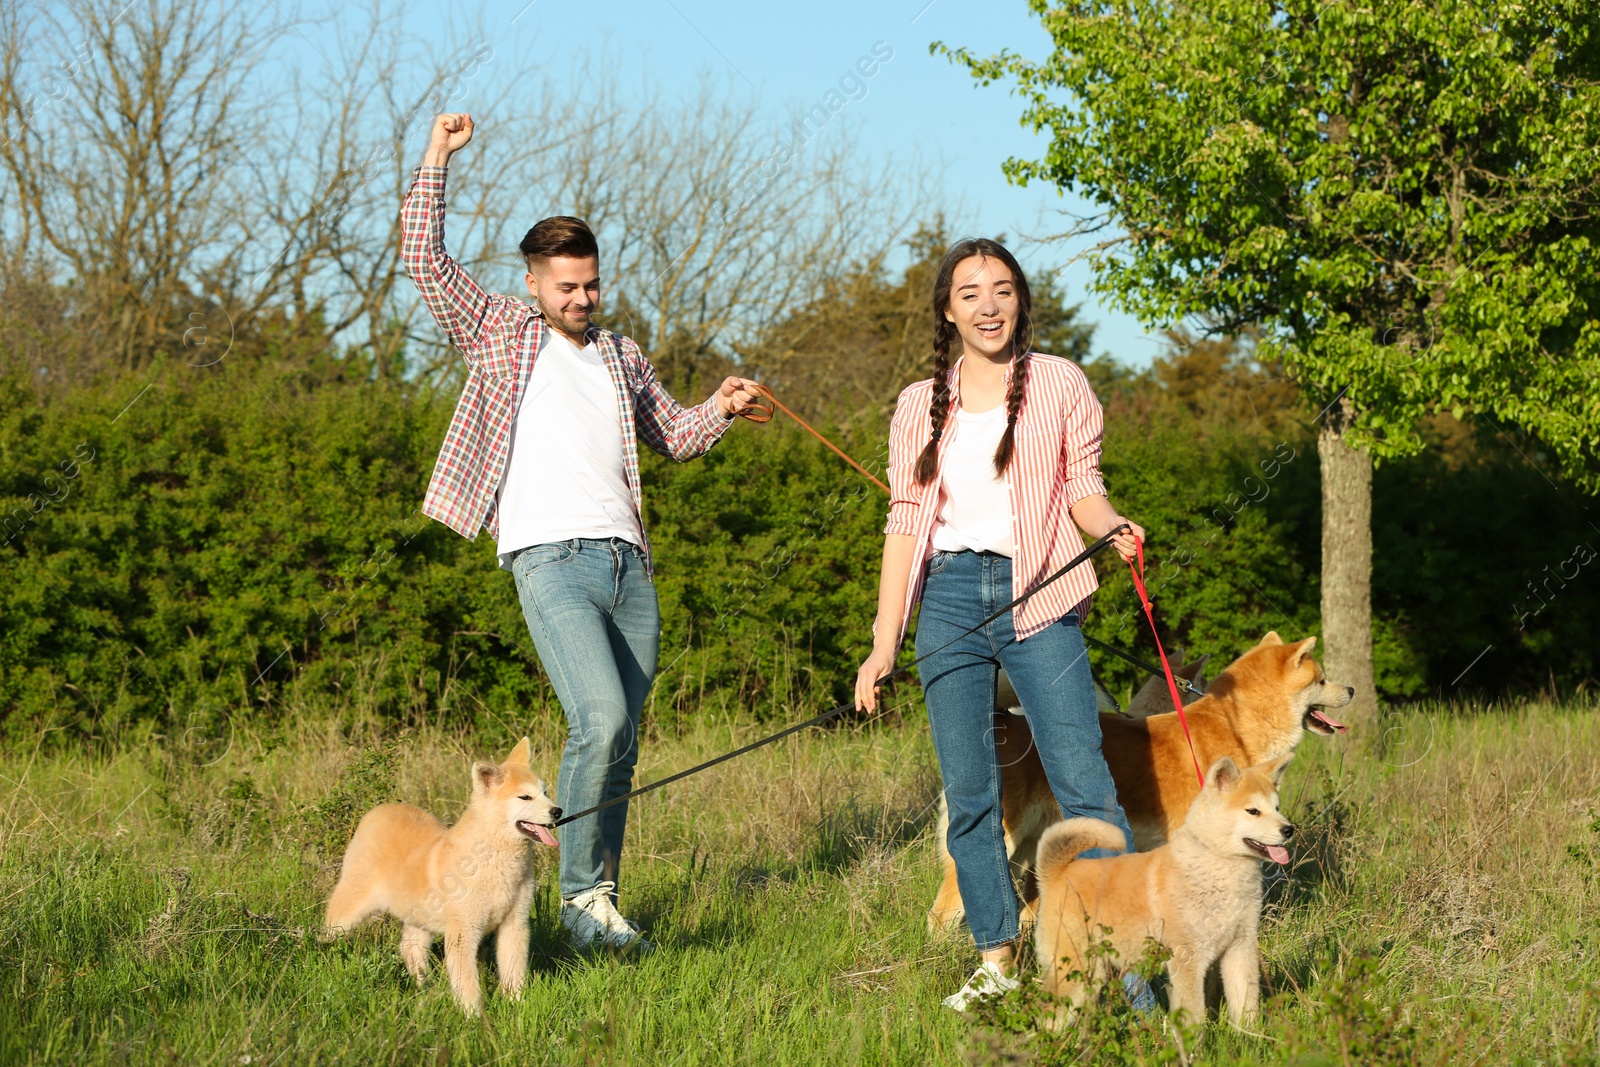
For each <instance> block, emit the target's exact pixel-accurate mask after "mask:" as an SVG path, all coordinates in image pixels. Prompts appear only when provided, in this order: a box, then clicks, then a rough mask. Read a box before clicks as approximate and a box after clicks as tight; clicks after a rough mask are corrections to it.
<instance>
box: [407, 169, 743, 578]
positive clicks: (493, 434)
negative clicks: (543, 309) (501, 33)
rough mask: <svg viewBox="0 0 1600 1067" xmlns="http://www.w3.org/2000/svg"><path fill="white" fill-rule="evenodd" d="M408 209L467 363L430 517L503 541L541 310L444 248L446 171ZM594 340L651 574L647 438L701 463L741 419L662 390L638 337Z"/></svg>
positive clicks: (421, 287) (436, 302) (426, 285)
mask: <svg viewBox="0 0 1600 1067" xmlns="http://www.w3.org/2000/svg"><path fill="white" fill-rule="evenodd" d="M412 175H413V177H412V182H411V188H410V190H409V191H408V192H407V193H406V197H405V201H404V203H403V204H402V205H401V209H400V230H401V244H400V255H401V259H402V260H403V261H404V262H405V267H406V273H407V274H409V275H410V276H411V280H412V281H413V282H415V283H416V286H417V290H418V291H419V292H420V293H421V294H422V302H423V303H424V304H426V305H427V307H428V310H429V311H430V312H431V313H432V314H433V318H434V321H435V322H437V323H438V324H439V327H440V329H442V330H444V332H445V336H447V337H448V338H449V339H450V343H451V344H453V345H455V346H456V347H457V348H459V349H460V350H461V354H462V356H463V358H465V360H466V362H467V383H466V386H465V387H464V388H463V389H462V391H461V399H460V401H459V402H457V404H456V412H455V415H454V417H453V418H451V420H450V428H449V429H448V430H447V431H446V432H445V436H444V447H443V448H441V449H440V451H439V460H438V462H437V463H436V464H435V465H434V468H433V478H432V479H431V480H430V481H429V483H428V492H427V495H426V497H424V499H423V503H422V513H423V514H424V515H427V516H428V517H429V518H433V519H438V520H439V521H440V522H442V523H444V524H445V525H446V526H448V527H450V528H451V529H452V530H454V531H455V532H456V533H458V534H461V535H462V536H463V537H467V538H471V539H476V538H477V536H478V531H479V530H482V529H485V528H487V529H488V531H489V534H490V536H491V537H494V538H496V539H498V538H499V536H500V523H499V517H498V515H497V514H496V512H495V494H496V493H497V492H498V491H499V489H500V481H501V479H502V478H504V477H505V471H506V459H507V457H508V456H509V454H510V450H511V426H512V423H513V422H515V420H516V417H517V409H518V408H519V407H520V406H521V404H522V395H523V391H524V390H525V388H526V387H527V384H528V376H529V374H531V373H532V371H533V362H534V359H535V357H537V356H538V354H539V345H540V342H541V341H542V340H543V339H544V331H545V330H548V329H550V328H551V327H550V326H548V325H546V323H545V321H544V316H543V315H541V314H540V313H539V309H538V308H537V307H534V306H533V305H531V304H528V303H526V302H525V301H522V300H517V299H515V298H513V297H509V296H501V295H500V294H498V293H488V292H485V291H484V289H483V287H482V286H480V285H479V284H478V283H477V282H475V281H473V280H472V279H471V278H469V277H467V275H466V272H464V271H463V270H462V269H461V267H460V265H459V264H457V263H456V261H455V260H454V259H452V258H451V257H450V256H449V255H448V254H447V253H446V252H445V250H444V185H445V168H444V167H417V168H416V169H415V170H414V171H412ZM584 336H585V340H587V341H590V342H593V343H594V346H595V348H596V349H597V350H598V351H599V353H600V356H601V358H602V359H604V360H605V364H606V369H607V370H608V371H609V372H610V374H611V382H612V384H613V385H614V386H615V387H616V391H617V418H618V420H619V422H620V423H621V426H622V452H623V471H624V474H625V475H626V476H627V482H628V489H629V491H630V492H631V494H632V496H633V510H634V514H635V515H636V516H637V517H638V519H639V529H640V532H641V535H642V536H643V537H644V544H643V545H641V546H640V547H641V548H643V549H644V552H645V568H646V571H647V573H653V564H652V562H651V557H650V536H649V534H648V533H646V532H645V531H644V510H643V508H642V506H641V504H640V495H639V446H638V438H639V437H641V436H642V437H643V438H644V441H645V444H647V445H649V446H650V447H651V448H653V449H654V450H655V451H657V452H659V453H661V454H662V455H663V456H667V457H669V458H671V459H678V460H684V459H693V458H694V457H696V456H699V455H703V454H704V453H705V452H707V451H708V450H709V449H710V448H711V446H712V445H714V444H716V443H717V442H718V441H719V440H721V438H722V435H723V434H724V433H726V432H727V429H728V427H729V426H731V425H733V419H732V418H730V417H727V416H724V415H723V414H722V411H721V409H719V408H718V407H717V402H716V397H711V398H710V399H708V400H707V401H706V402H705V403H703V404H700V405H699V406H697V407H692V408H685V407H683V406H682V405H680V404H679V403H678V402H677V401H676V400H674V399H672V396H671V394H670V393H668V392H667V390H666V388H665V387H663V386H662V384H661V383H660V381H659V380H657V378H656V371H655V368H654V367H652V366H651V365H650V361H649V360H648V359H646V358H645V357H644V355H643V353H641V352H640V351H639V346H638V345H636V344H634V343H633V341H632V339H630V338H627V337H622V336H620V335H618V334H614V333H612V332H611V331H610V330H606V329H603V328H601V327H599V326H591V327H590V328H589V329H588V331H587V332H586V333H585V335H584Z"/></svg>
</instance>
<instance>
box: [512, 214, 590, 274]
mask: <svg viewBox="0 0 1600 1067" xmlns="http://www.w3.org/2000/svg"><path fill="white" fill-rule="evenodd" d="M517 248H518V250H519V251H521V252H522V258H523V259H525V260H527V261H528V269H529V270H530V271H531V270H533V268H534V267H535V266H537V265H538V264H540V263H543V262H544V261H545V260H547V259H550V258H551V257H553V256H570V257H572V258H573V259H584V258H586V257H588V256H596V257H598V256H599V255H600V244H599V242H598V241H596V240H595V239H594V231H593V230H591V229H589V224H588V223H587V222H584V221H583V220H582V219H577V218H573V217H572V216H571V215H552V216H551V217H550V218H548V219H540V220H539V221H538V222H537V223H535V224H534V227H533V229H531V230H529V231H528V232H527V235H526V236H524V237H523V238H522V243H521V244H519V245H518V246H517Z"/></svg>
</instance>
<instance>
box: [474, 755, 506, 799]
mask: <svg viewBox="0 0 1600 1067" xmlns="http://www.w3.org/2000/svg"><path fill="white" fill-rule="evenodd" d="M505 777H506V772H505V771H503V770H501V769H500V767H499V765H498V764H495V763H484V762H482V761H479V762H477V763H474V764H473V765H472V791H473V792H474V793H487V792H488V791H489V790H491V789H493V788H494V787H495V786H497V785H499V784H500V783H501V782H503V781H505Z"/></svg>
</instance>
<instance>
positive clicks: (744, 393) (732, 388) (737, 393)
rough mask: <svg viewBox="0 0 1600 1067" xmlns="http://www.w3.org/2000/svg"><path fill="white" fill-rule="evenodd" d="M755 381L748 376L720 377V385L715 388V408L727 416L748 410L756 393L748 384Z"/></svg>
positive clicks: (752, 383) (731, 416)
mask: <svg viewBox="0 0 1600 1067" xmlns="http://www.w3.org/2000/svg"><path fill="white" fill-rule="evenodd" d="M755 384H756V383H755V382H754V381H753V380H752V379H749V378H737V377H728V378H724V379H722V385H721V387H720V388H718V389H717V393H716V396H717V408H718V410H720V411H721V412H722V414H723V415H724V416H726V417H727V418H730V419H731V418H733V417H734V416H735V415H738V414H740V413H741V412H744V411H746V410H748V409H749V408H750V406H751V404H753V403H754V402H755V400H756V396H757V394H756V393H755V391H754V390H752V389H751V388H750V386H752V385H755Z"/></svg>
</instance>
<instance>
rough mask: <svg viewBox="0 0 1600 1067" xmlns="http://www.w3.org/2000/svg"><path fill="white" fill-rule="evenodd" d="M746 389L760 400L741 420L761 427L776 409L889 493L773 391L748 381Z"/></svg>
mask: <svg viewBox="0 0 1600 1067" xmlns="http://www.w3.org/2000/svg"><path fill="white" fill-rule="evenodd" d="M745 389H746V390H748V391H749V392H752V393H754V394H756V396H757V397H759V398H760V399H758V400H755V401H752V402H751V404H750V406H749V407H747V408H745V409H744V410H743V411H741V412H739V415H740V417H741V418H746V419H749V420H750V421H751V422H753V423H755V424H756V425H758V426H760V425H762V424H764V423H768V422H771V421H772V414H773V409H774V408H776V409H777V410H778V411H781V412H783V413H784V414H785V415H787V416H789V417H790V418H791V419H793V420H794V421H795V422H798V423H799V424H800V427H801V429H803V430H805V431H806V433H808V434H810V435H811V436H812V437H815V438H816V439H817V440H819V441H821V442H822V443H823V444H825V445H827V446H828V447H829V448H830V449H832V450H833V454H834V455H836V456H838V457H839V458H840V459H842V460H844V461H845V462H846V463H848V464H850V466H852V467H854V468H855V469H856V470H858V471H860V472H861V475H862V477H864V478H866V479H867V480H868V481H870V482H871V483H872V484H873V485H875V486H877V487H878V488H879V489H882V490H883V491H884V492H885V493H887V492H889V487H888V486H887V485H884V484H883V482H882V481H881V480H879V479H878V477H877V476H876V475H874V474H873V473H872V472H871V471H869V470H867V468H865V467H863V466H862V465H861V464H859V463H857V462H856V461H855V460H853V459H851V458H850V454H849V453H848V452H846V451H845V450H844V449H842V448H840V447H839V446H838V445H836V444H834V443H833V442H832V441H830V440H828V439H827V438H826V437H824V436H822V434H820V433H818V432H817V430H816V429H815V428H814V427H813V426H812V425H811V424H810V423H809V422H807V421H806V420H805V419H802V418H801V417H800V416H799V415H796V414H795V413H794V412H792V411H790V410H789V409H788V408H787V407H785V406H784V403H783V401H781V400H779V399H778V398H777V397H775V396H773V395H772V390H771V389H768V388H767V387H766V386H764V385H762V384H761V383H760V382H748V381H747V382H746V383H745Z"/></svg>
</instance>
